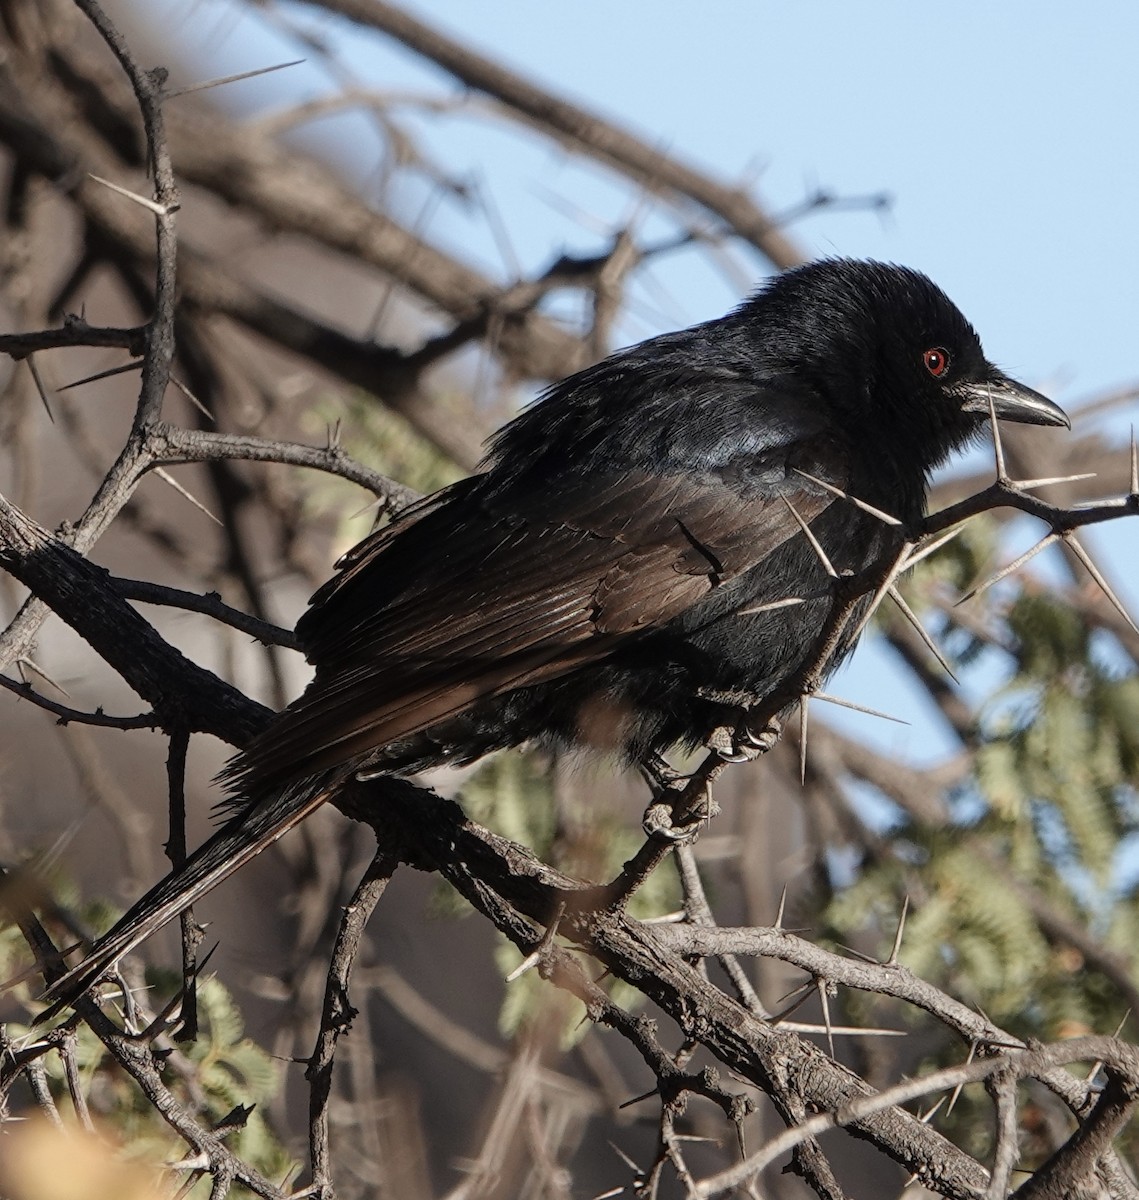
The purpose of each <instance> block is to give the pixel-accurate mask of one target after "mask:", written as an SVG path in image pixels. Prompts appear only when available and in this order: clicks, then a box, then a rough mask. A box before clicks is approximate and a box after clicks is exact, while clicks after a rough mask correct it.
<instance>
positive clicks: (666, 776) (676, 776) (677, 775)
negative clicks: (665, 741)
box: [639, 754, 691, 796]
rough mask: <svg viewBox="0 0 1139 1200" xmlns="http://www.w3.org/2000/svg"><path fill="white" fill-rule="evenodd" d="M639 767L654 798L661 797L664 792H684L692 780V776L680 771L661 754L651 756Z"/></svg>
mask: <svg viewBox="0 0 1139 1200" xmlns="http://www.w3.org/2000/svg"><path fill="white" fill-rule="evenodd" d="M639 766H640V770H641V774H642V775H643V776H644V777H645V780H646V781H647V783H648V785H649V787H650V788H651V789H652V793H653V795H654V796H659V795H660V794H661V793H662V792H665V793H667V792H676V791H682V790H683V789H684V788H685V787H686V786H687V784H688V780H689V779H690V778H691V776H690V775H685V774H684V773H683V772H682V771H678V770H677V769H676V768H675V767H674V766H673V765H672V764H671V763H670V762H669V761H668V760H667V759H665V758H664V757H663V756H662V755H660V754H650V755H649V756H648V757H647V758H645V759H644V760H643V761H642V762H641V763H640V764H639Z"/></svg>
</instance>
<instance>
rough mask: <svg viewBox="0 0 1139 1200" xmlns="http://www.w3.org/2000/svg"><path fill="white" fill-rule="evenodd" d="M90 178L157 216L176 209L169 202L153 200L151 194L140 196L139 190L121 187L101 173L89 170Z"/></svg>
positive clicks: (162, 215)
mask: <svg viewBox="0 0 1139 1200" xmlns="http://www.w3.org/2000/svg"><path fill="white" fill-rule="evenodd" d="M87 177H88V178H89V179H93V180H94V181H95V182H96V183H101V184H102V185H103V186H104V187H106V188H110V189H111V191H112V192H118V194H119V195H120V196H126V198H127V199H128V200H133V201H134V202H135V204H141V205H142V207H143V208H145V209H147V210H149V211H150V212H152V213H154V214H155V215H156V216H159V217H165V216H169V215H170V213H171V212H173V211H175V210H174V209H172V208H171V207H170V206H169V205H167V204H159V203H158V201H156V200H151V199H150V197H149V196H140V195H139V194H138V192H132V191H131V190H130V189H129V188H125V187H119V185H118V184H117V183H112V182H111V181H110V180H109V179H104V178H103V177H102V176H101V175H92V174H91V173H90V172H88V176H87Z"/></svg>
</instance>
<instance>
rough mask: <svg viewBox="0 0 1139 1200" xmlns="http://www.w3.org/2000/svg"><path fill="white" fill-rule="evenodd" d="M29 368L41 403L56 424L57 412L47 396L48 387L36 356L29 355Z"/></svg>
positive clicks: (49, 417) (50, 419)
mask: <svg viewBox="0 0 1139 1200" xmlns="http://www.w3.org/2000/svg"><path fill="white" fill-rule="evenodd" d="M27 361H28V370H29V371H31V373H32V382H33V383H35V385H36V391H37V392H39V394H40V403H41V404H42V405H43V406H44V412H45V413H47V417H48V420H49V421H50V422H51V423H52V424H53V425H54V424H55V414H54V413H53V412H52V411H51V404H50V403H49V402H48V398H47V388H46V387H45V386H44V381H43V377H42V376H41V375H40V369H39V367H37V366H36V356H35V355H34V354H29V355H28V360H27Z"/></svg>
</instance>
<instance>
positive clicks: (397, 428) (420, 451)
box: [297, 392, 463, 545]
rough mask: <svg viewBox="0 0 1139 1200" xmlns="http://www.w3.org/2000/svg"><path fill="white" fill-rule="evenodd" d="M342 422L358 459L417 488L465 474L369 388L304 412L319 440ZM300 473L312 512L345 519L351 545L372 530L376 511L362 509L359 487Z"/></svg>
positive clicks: (343, 439) (345, 443) (345, 444)
mask: <svg viewBox="0 0 1139 1200" xmlns="http://www.w3.org/2000/svg"><path fill="white" fill-rule="evenodd" d="M337 425H339V427H340V428H341V429H342V433H341V437H340V440H341V444H342V445H343V447H344V449H345V450H346V451H347V452H348V453H349V454H350V455H351V456H352V457H353V458H355V459H357V460H358V461H360V462H363V463H367V464H368V465H369V466H371V467H374V468H375V469H376V470H378V471H382V472H383V473H384V474H385V475H388V476H390V477H391V478H393V479H398V480H399V481H400V483H403V484H406V485H407V486H408V487H410V488H414V489H415V490H416V491H417V492H422V493H424V494H426V493H428V492H434V491H436V490H438V489H439V488H441V487H444V486H445V485H446V484H448V483H453V482H454V481H455V480H456V479H458V478H459V477H460V476H461V475H462V474H463V472H462V471H461V470H460V469H459V468H458V467H457V466H455V464H454V463H453V462H451V461H450V460H449V459H447V458H446V457H445V456H444V455H442V454H441V453H440V452H439V451H438V450H437V449H436V448H435V447H434V446H433V445H432V444H431V443H430V442H428V441H427V439H426V438H423V437H422V436H420V434H418V433H417V432H416V431H415V429H414V428H412V426H411V425H410V424H409V423H408V422H407V421H406V420H404V418H403V417H401V416H400V415H399V414H398V413H395V412H393V411H392V410H391V409H389V408H386V407H385V406H384V405H382V404H379V403H377V402H376V400H375V398H374V397H372V396H369V395H367V394H366V393H364V392H352V393H349V395H348V398H347V400H341V399H339V398H336V397H329V398H327V399H325V400H324V401H322V402H320V403H318V404H314V405H312V406H311V407H310V408H308V409H307V410H306V412H305V427H306V432H307V433H308V434H309V436H311V437H312V438H313V439H314V440H318V439H320V438H321V437H322V436H324V435H325V432H326V431H327V430H328V429H329V428H331V427H334V426H337ZM297 476H298V479H299V480H300V481H301V486H302V487H304V488H305V495H306V497H307V502H308V508H309V510H310V512H314V513H333V514H335V515H336V517H337V518H338V519H340V520H341V521H342V523H343V525H342V529H341V534H342V536H343V538H344V542H345V544H346V545H351V544H352V543H354V542H357V541H359V540H360V539H361V538H362V537H364V536H365V535H366V534H367V533H368V531H369V530H370V529H371V527H372V524H373V520H374V518H375V511H374V509H371V508H366V509H364V510H363V511H361V506H362V504H363V501H362V499H361V492H360V489H359V487H357V486H356V485H355V484H353V483H349V482H348V481H347V480H344V479H339V478H337V477H336V476H334V475H324V474H319V475H315V476H314V474H313V472H311V471H303V472H302V471H298V472H297Z"/></svg>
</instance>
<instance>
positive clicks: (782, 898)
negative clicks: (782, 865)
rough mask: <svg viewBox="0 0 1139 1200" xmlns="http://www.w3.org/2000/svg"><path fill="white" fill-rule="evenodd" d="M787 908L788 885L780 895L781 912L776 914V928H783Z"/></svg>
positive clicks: (784, 886)
mask: <svg viewBox="0 0 1139 1200" xmlns="http://www.w3.org/2000/svg"><path fill="white" fill-rule="evenodd" d="M786 908H787V885H786V884H784V885H783V890H782V891H781V892H780V893H779V911H778V912H777V913H776V914H775V928H776V929H782V928H783V913H784V910H785V909H786Z"/></svg>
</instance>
